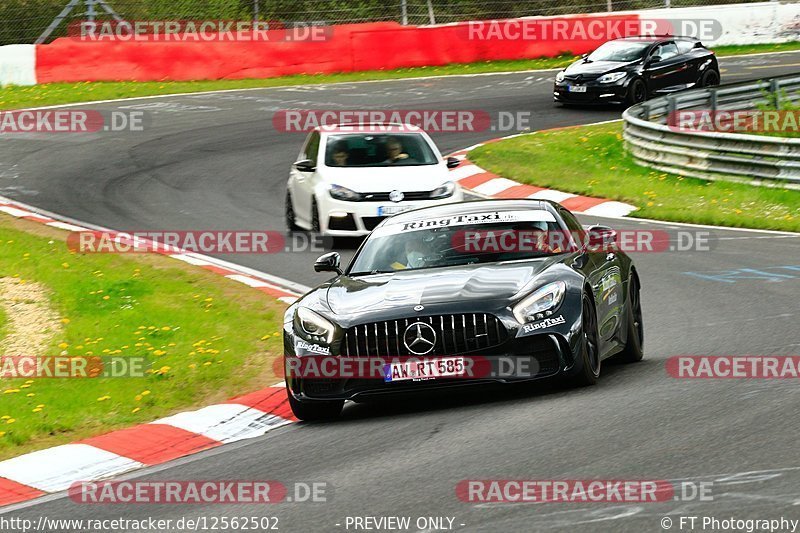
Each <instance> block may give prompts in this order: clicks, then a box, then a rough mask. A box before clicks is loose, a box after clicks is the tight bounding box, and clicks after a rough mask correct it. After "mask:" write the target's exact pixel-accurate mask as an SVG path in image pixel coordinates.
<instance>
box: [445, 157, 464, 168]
mask: <svg viewBox="0 0 800 533" xmlns="http://www.w3.org/2000/svg"><path fill="white" fill-rule="evenodd" d="M460 164H461V160H460V159H456V158H455V157H448V158H447V168H456V167H457V166H458V165H460Z"/></svg>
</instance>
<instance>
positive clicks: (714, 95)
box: [708, 88, 717, 113]
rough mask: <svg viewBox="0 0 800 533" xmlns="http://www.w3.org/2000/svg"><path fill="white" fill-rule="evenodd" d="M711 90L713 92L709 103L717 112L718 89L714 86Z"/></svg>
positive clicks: (712, 110)
mask: <svg viewBox="0 0 800 533" xmlns="http://www.w3.org/2000/svg"><path fill="white" fill-rule="evenodd" d="M709 92H710V93H711V94H710V95H709V99H708V103H709V105H710V106H711V112H712V113H716V112H717V90H716V89H713V88H712V89H709Z"/></svg>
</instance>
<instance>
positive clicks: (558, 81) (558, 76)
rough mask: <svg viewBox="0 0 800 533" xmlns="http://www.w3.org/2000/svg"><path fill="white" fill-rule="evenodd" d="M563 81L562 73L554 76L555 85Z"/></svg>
mask: <svg viewBox="0 0 800 533" xmlns="http://www.w3.org/2000/svg"><path fill="white" fill-rule="evenodd" d="M562 81H564V71H563V70H562V71H561V72H559V73H558V74H556V83H561V82H562Z"/></svg>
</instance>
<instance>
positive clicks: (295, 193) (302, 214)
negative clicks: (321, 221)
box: [289, 131, 320, 225]
mask: <svg viewBox="0 0 800 533" xmlns="http://www.w3.org/2000/svg"><path fill="white" fill-rule="evenodd" d="M319 144H320V134H319V132H318V131H312V132H311V133H309V134H308V137H306V142H305V143H304V144H303V149H302V150H301V151H300V154H299V155H298V156H297V160H298V161H301V160H303V159H308V160H310V161H311V162H312V163H313V164H314V166H316V165H317V154H318V153H319ZM316 173H317V171H316V170H315V171H314V172H304V171H302V170H299V169H298V168H297V167H296V166H295V165H292V169H291V171H290V177H291V179H290V180H289V191H290V192H291V194H292V201H293V203H294V209H295V213H296V216H297V217H298V218H299V219H300V220H301V221H302V222H304V225H310V224H311V200H312V198H313V197H314V184H315V183H316V181H315V177H316V176H315V175H316Z"/></svg>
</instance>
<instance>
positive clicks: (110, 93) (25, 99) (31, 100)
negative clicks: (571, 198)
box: [0, 42, 800, 109]
mask: <svg viewBox="0 0 800 533" xmlns="http://www.w3.org/2000/svg"><path fill="white" fill-rule="evenodd" d="M784 50H800V42H791V43H782V44H767V45H747V46H721V47H718V48H716V49H715V51H716V52H717V54H718V55H720V56H726V55H738V54H751V53H758V52H779V51H784ZM574 60H575V56H574V55H572V54H567V53H565V54H563V55H561V56H558V57H551V58H539V59H523V60H517V61H482V62H478V63H466V64H451V65H444V66H438V67H418V68H403V69H397V70H376V71H366V72H348V73H337V74H309V75H300V76H283V77H277V78H267V79H245V80H211V81H163V82H86V83H48V84H42V85H35V86H33V87H16V86H8V87H4V88H0V109H20V108H25V107H34V106H48V105H58V104H67V103H76V102H90V101H95V100H113V99H118V98H133V97H137V96H153V95H159V94H174V93H191V92H202V91H219V90H225V89H250V88H262V87H282V86H291V85H306V84H321V83H336V82H353V81H368V80H386V79H403V78H418V77H423V76H447V75H452V74H479V73H489V72H514V71H522V70H536V69H553V68H560V67H564V66H566V65H568V64H570V63H571V62H572V61H574Z"/></svg>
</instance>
